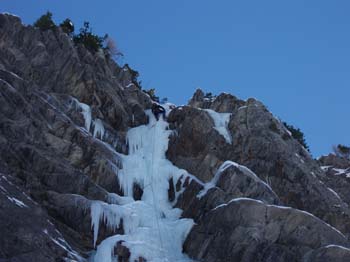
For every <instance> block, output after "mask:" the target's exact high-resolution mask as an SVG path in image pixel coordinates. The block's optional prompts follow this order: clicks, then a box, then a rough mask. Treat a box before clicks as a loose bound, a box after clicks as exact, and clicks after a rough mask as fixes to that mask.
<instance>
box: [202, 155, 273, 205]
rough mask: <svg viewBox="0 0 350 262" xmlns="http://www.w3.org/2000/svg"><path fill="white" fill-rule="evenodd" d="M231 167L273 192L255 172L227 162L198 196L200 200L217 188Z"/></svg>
mask: <svg viewBox="0 0 350 262" xmlns="http://www.w3.org/2000/svg"><path fill="white" fill-rule="evenodd" d="M230 166H234V167H237V168H238V169H239V170H241V171H242V172H244V173H245V174H246V175H248V176H249V177H251V178H252V179H253V180H254V181H256V182H260V183H262V184H264V185H265V186H266V187H267V188H269V189H270V190H271V191H272V188H271V187H270V186H269V185H268V184H267V183H265V182H264V181H262V180H261V179H260V178H259V177H258V176H257V175H256V174H254V173H253V171H251V170H250V169H249V168H247V167H245V166H242V165H239V164H237V163H235V162H233V161H225V162H224V163H223V164H222V165H221V166H220V167H219V169H218V170H217V171H216V173H215V175H214V177H213V178H212V180H211V181H209V182H208V183H205V184H204V189H203V190H202V191H200V192H199V193H198V195H197V197H198V198H202V197H203V196H205V195H206V194H207V192H208V191H209V190H210V189H211V188H214V187H216V184H217V182H218V181H219V179H220V176H221V174H222V173H223V172H224V171H225V170H226V169H227V168H229V167H230Z"/></svg>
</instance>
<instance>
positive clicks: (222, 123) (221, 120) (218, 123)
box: [204, 109, 232, 144]
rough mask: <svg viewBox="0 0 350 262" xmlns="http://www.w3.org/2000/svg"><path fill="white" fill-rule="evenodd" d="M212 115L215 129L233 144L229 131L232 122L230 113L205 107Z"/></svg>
mask: <svg viewBox="0 0 350 262" xmlns="http://www.w3.org/2000/svg"><path fill="white" fill-rule="evenodd" d="M204 111H206V112H207V113H208V114H209V115H210V117H211V118H212V119H213V121H214V124H215V127H214V128H215V129H216V130H217V131H218V132H219V134H220V135H222V136H223V137H224V138H225V140H226V142H227V143H229V144H232V137H231V134H230V133H229V131H228V123H229V122H230V117H231V114H230V113H218V112H215V111H214V110H211V109H204Z"/></svg>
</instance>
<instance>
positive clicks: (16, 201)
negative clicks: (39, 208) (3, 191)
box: [7, 196, 29, 208]
mask: <svg viewBox="0 0 350 262" xmlns="http://www.w3.org/2000/svg"><path fill="white" fill-rule="evenodd" d="M7 199H8V200H10V201H11V202H12V203H14V204H16V205H17V206H19V207H22V208H23V207H26V208H29V207H28V206H27V205H26V204H24V203H23V202H22V201H21V200H18V199H17V198H15V197H9V196H7Z"/></svg>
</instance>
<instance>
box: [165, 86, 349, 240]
mask: <svg viewBox="0 0 350 262" xmlns="http://www.w3.org/2000/svg"><path fill="white" fill-rule="evenodd" d="M198 92H199V91H197V93H196V95H195V97H194V98H193V99H192V100H191V102H190V104H193V105H199V106H200V105H202V104H201V103H199V102H198V97H200V96H198ZM193 101H196V103H194V102H193ZM204 102H205V101H204ZM204 102H203V103H204ZM214 102H215V101H214ZM214 102H211V103H214ZM230 103H233V104H231V105H230V106H228V105H226V104H225V106H223V107H225V108H230V110H231V109H234V110H232V111H225V113H231V117H230V121H229V123H228V125H227V130H228V132H229V134H230V135H231V136H232V144H230V143H228V142H227V141H226V140H225V139H224V138H223V136H222V135H221V134H220V133H219V132H218V131H217V129H215V126H214V121H213V120H212V119H211V118H210V116H209V114H208V113H207V112H206V111H205V110H202V109H201V108H194V107H189V106H188V107H181V108H177V109H175V110H173V111H172V112H171V113H170V115H169V117H168V121H169V122H170V123H171V127H172V128H174V129H176V132H175V133H174V135H173V136H172V137H171V139H170V144H169V150H168V154H167V156H168V158H169V159H170V160H171V161H172V162H173V163H175V164H176V165H177V166H179V167H181V168H184V169H186V170H188V171H190V172H191V173H192V174H194V175H195V176H196V177H198V178H199V179H201V180H204V181H209V180H210V179H211V178H212V177H213V176H214V174H215V172H216V170H217V168H218V167H219V166H220V165H221V164H222V163H223V162H224V161H226V160H232V161H234V162H237V163H239V164H241V165H244V166H246V167H248V168H249V169H251V170H252V171H253V172H254V173H255V174H257V175H258V176H259V177H260V179H262V180H263V181H265V182H266V183H268V184H269V185H270V186H271V188H272V190H273V191H274V192H275V193H276V194H277V195H278V197H279V199H280V201H281V203H283V205H286V206H291V207H293V208H297V209H301V210H305V211H308V212H310V213H312V214H314V215H315V216H317V217H319V218H320V219H322V220H324V221H326V222H327V223H329V224H331V225H333V226H335V227H336V228H338V229H339V230H340V231H342V232H343V233H344V234H349V232H350V222H349V221H350V220H349V218H350V211H349V208H348V204H347V203H345V202H344V201H343V200H341V199H339V198H338V197H337V196H336V195H335V194H334V193H333V192H331V191H330V190H328V188H327V186H326V185H325V184H324V183H323V182H322V179H323V178H324V177H325V174H324V172H323V171H322V170H321V169H320V168H319V166H318V163H317V162H316V161H314V160H313V159H312V158H311V156H310V155H309V153H308V152H307V151H306V150H305V149H304V148H303V147H302V146H301V145H300V144H299V143H298V142H297V141H296V140H294V139H293V138H292V136H291V134H290V132H289V131H288V130H287V129H286V128H285V127H284V125H283V124H282V123H281V122H280V121H279V120H278V119H276V118H275V117H274V116H273V115H272V114H271V113H270V112H269V111H268V110H267V109H266V107H265V106H264V105H263V104H262V103H260V102H259V101H256V100H254V99H248V100H247V101H246V102H245V104H244V105H243V106H242V102H241V101H237V100H235V99H231V100H230ZM206 105H207V104H206ZM207 106H208V105H207ZM239 106H240V107H239ZM218 107H220V106H218V105H215V108H218ZM204 137H205V139H203V138H204Z"/></svg>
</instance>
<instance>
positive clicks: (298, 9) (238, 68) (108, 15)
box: [0, 0, 350, 157]
mask: <svg viewBox="0 0 350 262" xmlns="http://www.w3.org/2000/svg"><path fill="white" fill-rule="evenodd" d="M47 10H50V11H52V12H53V14H54V20H55V21H56V22H61V21H62V20H63V19H64V18H66V17H69V18H71V19H72V20H73V21H74V23H75V25H76V28H79V27H80V25H81V24H82V23H83V21H84V20H87V21H89V22H90V24H91V26H92V27H93V30H94V32H96V33H98V34H104V33H108V34H109V35H110V36H112V37H113V38H114V39H115V40H116V41H117V43H118V45H119V48H120V49H121V51H122V52H123V53H124V54H125V58H124V62H125V63H129V65H130V66H132V67H134V68H135V69H136V70H138V71H139V72H140V74H141V80H142V82H143V84H144V87H145V88H151V87H153V88H156V90H157V93H158V95H159V96H160V97H168V98H169V100H171V101H172V102H174V103H176V104H185V103H186V102H187V100H188V99H189V98H190V97H191V96H192V93H193V92H194V90H195V89H196V88H197V87H201V88H202V89H204V90H205V91H207V92H212V93H214V94H218V93H220V92H229V93H232V94H234V95H236V96H238V97H240V98H243V99H246V98H248V97H255V98H257V99H259V100H261V101H262V102H264V103H265V104H266V105H267V106H268V108H269V109H270V110H271V111H272V112H273V113H274V114H275V115H276V116H278V117H280V118H281V119H283V120H285V121H287V122H288V123H290V124H293V125H295V126H298V127H300V128H301V129H302V130H303V131H304V133H305V135H306V140H307V142H308V144H309V145H310V148H311V151H312V153H313V155H314V156H315V157H317V156H319V155H321V154H326V153H328V152H329V151H330V150H331V146H332V145H333V144H337V143H342V144H347V145H350V121H349V116H350V15H349V13H350V1H348V0H332V1H329V0H327V1H326V0H307V1H305V0H293V1H281V0H273V1H269V0H264V1H261V0H256V1H253V0H247V1H235V0H220V1H210V0H191V1H189V0H176V1H164V0H147V1H145V0H144V1H142V0H139V1H136V0H124V1H120V0H115V1H107V0H100V1H82V0H74V1H73V0H60V1H48V0H47V1H43V0H35V1H34V0H24V1H23V0H0V11H1V12H10V13H14V14H17V15H19V16H20V17H21V18H22V20H23V22H24V23H27V24H29V23H33V21H34V20H35V19H36V18H38V17H39V16H40V15H41V14H43V13H44V12H46V11H47Z"/></svg>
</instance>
